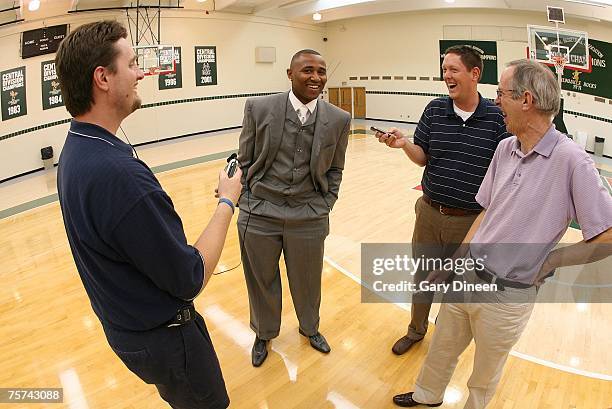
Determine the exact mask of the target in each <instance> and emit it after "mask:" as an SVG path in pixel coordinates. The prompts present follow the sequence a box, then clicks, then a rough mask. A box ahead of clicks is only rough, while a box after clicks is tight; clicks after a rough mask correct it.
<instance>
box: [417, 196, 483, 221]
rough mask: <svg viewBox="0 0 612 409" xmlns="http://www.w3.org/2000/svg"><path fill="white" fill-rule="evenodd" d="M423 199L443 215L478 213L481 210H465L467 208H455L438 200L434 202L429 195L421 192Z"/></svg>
mask: <svg viewBox="0 0 612 409" xmlns="http://www.w3.org/2000/svg"><path fill="white" fill-rule="evenodd" d="M423 201H424V202H425V203H427V204H428V205H430V206H431V207H433V208H434V209H436V210H438V211H439V212H440V213H441V214H443V215H445V216H470V215H474V214H478V213H480V212H481V210H467V209H457V208H456V207H446V206H444V205H443V204H440V203H438V202H434V201H433V200H431V198H430V197H429V196H427V195H426V194H424V193H423Z"/></svg>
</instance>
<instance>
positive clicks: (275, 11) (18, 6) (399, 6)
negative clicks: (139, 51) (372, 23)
mask: <svg viewBox="0 0 612 409" xmlns="http://www.w3.org/2000/svg"><path fill="white" fill-rule="evenodd" d="M32 1H40V8H39V9H38V10H37V11H29V10H28V5H29V3H30V2H32ZM158 1H161V4H162V6H177V5H179V6H180V7H183V8H184V9H190V10H200V11H202V12H205V11H209V12H211V13H213V12H215V11H217V12H226V13H238V14H245V15H256V16H265V17H275V18H283V19H287V20H291V21H295V22H301V23H315V24H316V23H325V22H330V21H334V20H341V19H348V18H354V17H360V16H367V15H373V14H385V13H395V12H410V11H425V10H441V9H495V10H501V11H505V12H520V11H535V12H540V13H543V14H544V13H545V10H546V6H547V5H550V6H556V7H563V8H564V9H565V14H566V16H567V18H579V19H584V20H589V21H595V22H605V23H611V22H612V0H572V1H569V0H205V1H198V0H139V2H140V5H155V6H157V4H158ZM136 3H137V0H0V24H3V23H8V24H10V22H11V21H15V20H19V19H24V20H25V21H32V20H39V19H44V18H47V17H51V16H57V15H64V14H66V13H68V12H69V11H73V10H88V9H99V8H107V7H126V6H135V5H136ZM317 12H318V13H320V14H321V15H322V19H321V20H320V21H319V22H315V21H313V19H312V15H313V13H317Z"/></svg>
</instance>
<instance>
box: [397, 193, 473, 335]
mask: <svg viewBox="0 0 612 409" xmlns="http://www.w3.org/2000/svg"><path fill="white" fill-rule="evenodd" d="M414 210H415V213H416V220H415V224H414V233H413V235H412V254H413V258H417V257H420V256H423V257H425V258H438V257H441V258H447V257H450V256H452V255H453V253H454V252H455V250H457V248H458V247H459V244H461V242H462V241H463V238H464V237H465V235H466V234H467V232H468V230H470V227H472V224H473V223H474V220H475V219H476V217H477V216H478V215H476V214H474V215H467V216H446V215H443V214H442V213H440V211H439V210H436V209H434V208H433V207H431V206H430V205H428V204H427V203H425V201H423V198H422V197H420V198H419V199H418V200H417V201H416V205H415V207H414ZM428 274H429V271H424V270H419V271H417V272H416V273H415V275H414V282H415V283H416V284H417V285H418V283H420V282H421V281H423V280H425V278H427V275H428ZM432 298H433V297H431V298H427V297H425V299H423V297H419V299H418V300H413V302H412V307H411V308H410V316H411V317H410V324H409V325H408V338H410V339H422V338H423V337H424V336H425V334H426V333H427V326H428V324H429V310H431V302H432Z"/></svg>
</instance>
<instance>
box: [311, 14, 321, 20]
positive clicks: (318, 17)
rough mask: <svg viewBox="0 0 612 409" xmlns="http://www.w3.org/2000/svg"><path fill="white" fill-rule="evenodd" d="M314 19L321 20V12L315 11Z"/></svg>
mask: <svg viewBox="0 0 612 409" xmlns="http://www.w3.org/2000/svg"><path fill="white" fill-rule="evenodd" d="M312 19H313V20H314V21H319V20H321V13H314V14H313V15H312Z"/></svg>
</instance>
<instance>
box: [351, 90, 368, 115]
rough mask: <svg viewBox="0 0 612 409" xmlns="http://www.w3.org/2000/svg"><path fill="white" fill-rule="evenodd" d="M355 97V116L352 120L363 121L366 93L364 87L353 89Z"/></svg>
mask: <svg viewBox="0 0 612 409" xmlns="http://www.w3.org/2000/svg"><path fill="white" fill-rule="evenodd" d="M353 92H354V95H355V115H354V116H353V118H361V119H364V118H365V117H366V92H365V87H356V88H353Z"/></svg>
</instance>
